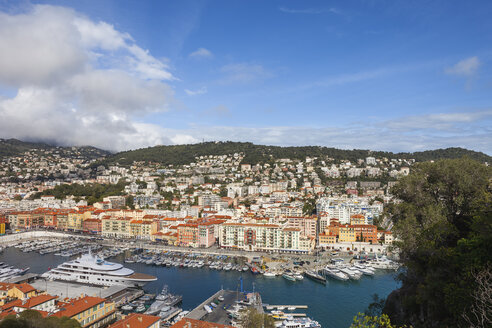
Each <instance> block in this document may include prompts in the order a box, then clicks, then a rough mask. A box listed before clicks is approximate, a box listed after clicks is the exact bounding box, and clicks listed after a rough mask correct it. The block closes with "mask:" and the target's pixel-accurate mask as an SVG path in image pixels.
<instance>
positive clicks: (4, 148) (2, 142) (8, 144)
mask: <svg viewBox="0 0 492 328" xmlns="http://www.w3.org/2000/svg"><path fill="white" fill-rule="evenodd" d="M34 149H36V150H38V151H46V150H54V149H57V150H58V151H59V152H61V153H64V152H66V153H68V152H70V153H75V152H77V153H79V154H80V156H81V157H83V158H85V159H96V158H101V157H104V156H107V155H109V154H110V153H109V152H107V151H105V150H101V149H99V148H96V147H92V146H83V147H73V148H72V147H56V146H53V145H49V144H46V143H36V142H25V141H20V140H17V139H0V159H1V158H3V157H9V156H19V155H21V154H22V153H25V152H26V151H32V150H34Z"/></svg>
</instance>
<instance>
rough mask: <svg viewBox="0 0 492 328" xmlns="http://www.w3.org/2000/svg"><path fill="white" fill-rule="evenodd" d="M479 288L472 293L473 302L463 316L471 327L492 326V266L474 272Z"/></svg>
mask: <svg viewBox="0 0 492 328" xmlns="http://www.w3.org/2000/svg"><path fill="white" fill-rule="evenodd" d="M472 275H473V277H474V278H475V282H476V285H477V289H476V290H474V291H473V293H472V304H471V305H470V307H469V308H468V309H466V310H465V311H464V312H463V314H462V316H463V318H464V319H465V322H466V324H467V325H468V326H469V327H472V328H475V327H477V328H478V327H492V267H491V266H490V265H489V266H487V267H486V268H484V269H482V270H481V271H480V272H472Z"/></svg>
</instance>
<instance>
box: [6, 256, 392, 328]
mask: <svg viewBox="0 0 492 328" xmlns="http://www.w3.org/2000/svg"><path fill="white" fill-rule="evenodd" d="M68 260H69V258H68V257H61V256H55V255H54V254H53V253H50V254H45V255H40V254H39V253H36V252H29V253H23V252H22V251H20V250H18V249H16V248H13V247H11V248H7V249H5V250H4V251H3V253H1V254H0V261H2V262H5V263H8V264H9V265H14V266H17V267H22V268H23V267H27V266H28V267H30V268H31V269H30V271H29V272H34V273H43V272H45V271H47V270H48V269H49V268H53V267H56V266H57V265H59V264H61V263H63V262H66V261H68ZM108 260H109V261H112V262H118V263H123V264H124V265H125V266H126V267H128V268H131V269H133V270H135V271H136V272H141V273H147V274H151V275H154V276H156V277H157V278H158V280H157V281H155V282H152V283H149V284H147V285H146V286H145V287H144V289H145V290H146V291H147V292H149V293H158V292H159V291H160V290H161V289H162V287H163V285H168V286H169V290H170V291H171V292H173V293H175V294H180V295H183V304H182V307H183V310H191V309H192V308H194V307H196V306H197V305H199V304H200V303H201V302H203V301H204V300H205V299H206V298H207V297H209V296H210V295H212V294H213V293H215V292H216V291H217V290H219V289H220V288H224V289H230V290H239V289H240V288H241V287H240V281H241V280H242V285H243V289H244V290H247V291H253V290H254V291H258V292H259V293H260V294H261V297H262V300H263V303H267V304H272V305H307V306H308V309H306V310H302V311H301V312H302V313H306V314H307V315H308V316H310V317H311V318H313V319H314V320H317V321H318V322H319V323H320V324H321V325H322V327H324V328H339V327H340V328H342V327H349V326H350V324H351V322H352V319H353V317H354V316H355V315H356V314H357V313H358V312H363V311H364V310H365V309H366V308H367V307H368V306H369V304H370V303H371V302H372V295H373V294H378V295H379V296H380V297H386V296H387V295H388V294H389V293H390V292H391V291H392V290H394V289H396V288H398V283H397V282H396V281H395V279H394V278H395V272H394V271H383V270H377V273H376V274H375V275H374V276H373V277H366V276H364V277H362V278H361V279H360V280H358V281H348V282H341V281H335V280H332V279H328V281H327V283H326V285H322V284H319V283H317V282H314V281H312V280H310V279H304V280H302V281H295V282H291V281H288V280H286V279H284V278H282V277H271V278H269V277H264V276H262V275H253V274H251V273H250V272H243V273H241V272H237V271H227V272H226V271H217V270H213V269H208V268H207V267H203V268H179V267H171V268H169V267H157V266H154V265H146V264H143V263H124V262H123V260H124V256H123V255H119V256H116V257H113V258H110V259H108ZM241 278H242V279H241Z"/></svg>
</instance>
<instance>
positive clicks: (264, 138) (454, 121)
mask: <svg viewBox="0 0 492 328" xmlns="http://www.w3.org/2000/svg"><path fill="white" fill-rule="evenodd" d="M404 122H409V123H408V124H404ZM427 122H429V123H427ZM442 124H446V126H443V125H442ZM491 124H492V110H484V111H478V112H461V113H443V114H432V115H422V116H409V117H402V118H398V119H393V120H386V121H379V122H364V123H359V124H347V125H344V126H342V127H335V126H331V127H330V126H328V127H293V126H267V127H241V126H239V127H231V126H213V127H208V126H194V127H193V129H187V130H168V131H167V133H168V134H170V135H172V134H178V133H179V134H180V135H182V136H184V135H186V136H189V137H190V138H194V139H196V140H202V139H204V140H208V141H211V140H220V141H227V140H230V141H249V142H253V143H256V144H266V145H278V146H305V145H318V146H328V147H336V148H342V149H355V148H356V149H371V150H385V151H394V152H398V151H404V152H407V151H422V150H428V149H437V148H447V147H464V148H468V149H473V150H478V151H483V152H485V153H488V154H492V146H491V144H490V142H489V140H492V131H491V130H490V128H489V127H490V125H491ZM176 141H178V140H176Z"/></svg>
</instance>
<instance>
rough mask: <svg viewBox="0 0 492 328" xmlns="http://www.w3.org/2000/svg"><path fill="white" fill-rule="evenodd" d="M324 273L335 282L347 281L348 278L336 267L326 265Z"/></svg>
mask: <svg viewBox="0 0 492 328" xmlns="http://www.w3.org/2000/svg"><path fill="white" fill-rule="evenodd" d="M324 271H325V273H326V274H327V275H328V276H330V277H332V278H334V279H337V280H341V281H347V280H348V279H349V277H348V276H347V275H346V274H345V273H343V272H341V271H340V270H339V269H338V268H337V267H336V266H329V265H327V266H326V267H325V269H324Z"/></svg>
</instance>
